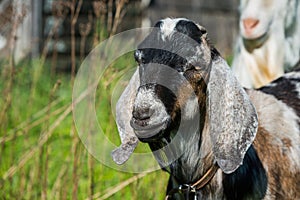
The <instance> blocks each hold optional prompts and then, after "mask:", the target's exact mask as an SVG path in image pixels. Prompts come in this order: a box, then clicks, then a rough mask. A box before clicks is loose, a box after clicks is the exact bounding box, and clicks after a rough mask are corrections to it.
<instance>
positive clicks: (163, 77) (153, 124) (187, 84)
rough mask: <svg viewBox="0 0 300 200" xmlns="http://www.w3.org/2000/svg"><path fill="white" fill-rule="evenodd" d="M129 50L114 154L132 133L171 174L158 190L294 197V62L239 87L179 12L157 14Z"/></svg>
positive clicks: (298, 188)
mask: <svg viewBox="0 0 300 200" xmlns="http://www.w3.org/2000/svg"><path fill="white" fill-rule="evenodd" d="M135 59H136V61H137V63H138V70H139V72H138V73H139V76H138V74H135V75H134V77H133V79H132V81H131V82H130V84H129V85H130V86H128V87H127V89H126V90H125V92H124V93H123V95H125V96H126V97H127V98H121V100H124V99H126V100H127V101H128V102H123V101H119V102H118V104H117V123H118V128H119V130H120V136H121V140H122V145H121V147H119V148H118V149H116V150H115V151H113V153H112V156H113V159H114V160H115V161H116V162H117V163H119V164H121V163H123V162H125V161H126V160H127V159H128V158H129V156H130V154H131V153H132V151H133V150H134V148H135V146H136V145H137V141H138V139H139V140H140V141H142V142H147V143H148V144H149V146H150V148H151V150H152V151H154V152H156V153H155V154H154V156H155V157H156V159H157V161H158V162H159V164H160V165H161V166H162V168H163V169H164V170H166V171H168V172H169V173H170V174H171V176H170V180H169V184H168V188H167V199H230V200H232V199H238V200H242V199H300V184H299V183H300V128H299V126H300V72H291V73H288V74H286V75H284V76H282V77H281V78H279V79H277V80H275V81H274V82H273V83H272V84H270V85H267V86H265V87H263V88H260V89H258V90H250V89H246V90H245V89H243V88H242V87H241V85H240V84H239V82H238V80H237V79H236V78H235V76H234V75H233V74H232V72H231V70H230V68H229V67H228V65H227V63H226V62H225V60H224V59H223V58H222V57H221V56H220V54H219V53H218V51H217V50H216V49H215V48H214V47H213V46H212V45H210V44H209V42H208V39H207V33H206V30H205V29H204V28H203V27H201V26H199V25H197V24H195V23H194V22H192V21H190V20H187V19H169V18H168V19H164V20H161V21H159V22H158V23H157V24H156V26H155V28H154V29H153V31H152V32H151V33H150V34H149V35H148V36H147V37H146V38H145V40H144V41H143V42H142V43H141V44H140V45H139V46H138V49H137V50H136V51H135ZM128 88H136V89H137V90H135V91H133V90H129V89H128ZM122 105H123V106H124V105H125V106H128V105H130V109H129V110H130V112H129V111H127V109H124V108H122ZM124 119H125V121H124ZM130 124H131V127H133V130H134V133H133V131H132V129H130V128H129V127H130Z"/></svg>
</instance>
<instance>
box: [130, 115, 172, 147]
mask: <svg viewBox="0 0 300 200" xmlns="http://www.w3.org/2000/svg"><path fill="white" fill-rule="evenodd" d="M149 122H150V121H149V120H147V121H143V122H141V121H140V120H137V119H135V118H132V119H131V121H130V125H131V127H132V128H133V130H134V132H135V134H136V136H137V137H138V138H139V140H141V141H142V142H147V141H148V140H151V139H154V138H156V137H157V136H159V135H161V134H160V133H162V132H163V131H164V130H165V129H166V128H167V121H163V122H160V123H156V124H150V123H149Z"/></svg>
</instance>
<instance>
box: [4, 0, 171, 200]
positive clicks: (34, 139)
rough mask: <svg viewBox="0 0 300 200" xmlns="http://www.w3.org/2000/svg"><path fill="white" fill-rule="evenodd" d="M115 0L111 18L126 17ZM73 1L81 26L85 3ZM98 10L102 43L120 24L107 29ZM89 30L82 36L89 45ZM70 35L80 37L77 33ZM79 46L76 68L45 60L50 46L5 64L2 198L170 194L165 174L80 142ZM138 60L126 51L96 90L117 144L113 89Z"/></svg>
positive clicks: (74, 61) (99, 107) (98, 37)
mask: <svg viewBox="0 0 300 200" xmlns="http://www.w3.org/2000/svg"><path fill="white" fill-rule="evenodd" d="M109 2H115V1H109ZM72 3H73V4H72ZM115 3H117V4H116V5H117V6H116V7H117V9H116V10H117V11H115V12H114V14H115V15H114V16H115V17H117V20H112V21H114V22H115V23H119V22H120V21H121V16H122V15H121V14H120V13H119V14H118V12H121V11H122V7H121V8H118V5H120V3H122V0H120V1H116V2H115ZM123 5H124V2H123V4H121V6H123ZM68 6H69V7H70V8H71V9H70V10H71V13H70V14H71V16H72V18H73V20H74V21H72V26H75V25H76V17H78V16H76V13H77V12H76V10H77V9H80V6H81V4H80V1H79V2H77V1H70V4H69V5H68ZM72 6H73V7H72ZM118 9H119V10H118ZM98 14H99V15H98V18H97V20H100V22H101V23H98V22H97V23H95V24H96V25H97V28H95V30H96V31H95V33H93V34H90V35H92V36H91V37H92V38H93V40H92V41H93V42H96V43H97V42H99V41H101V40H103V35H110V34H112V33H113V31H116V26H117V24H112V25H111V29H112V30H111V31H110V32H107V31H106V32H105V33H104V32H103V31H102V30H103V27H107V24H106V25H105V26H104V25H103V24H105V23H103V19H106V18H103V16H102V15H101V13H98ZM96 16H97V13H96ZM107 21H108V22H109V23H112V22H110V20H107ZM15 23H17V22H15ZM99 26H100V27H99ZM86 27H87V25H86V26H85V29H86ZM73 28H74V27H73ZM54 29H55V26H54ZM86 30H87V29H86ZM99 30H101V31H99ZM14 33H15V30H13V31H12V35H14ZM74 34H75V33H72V35H74ZM87 35H88V33H82V34H81V36H82V38H83V40H82V41H81V45H83V46H84V45H85V40H87ZM49 37H53V35H50V36H49ZM12 40H14V39H12ZM71 40H72V42H75V40H74V37H72V38H71ZM96 43H95V44H96ZM13 44H14V42H13V41H12V42H11V46H10V48H11V49H12V50H13V48H14V46H13ZM95 44H94V45H95ZM45 46H47V45H45ZM45 48H46V47H45ZM74 48H75V45H74V44H72V55H71V58H70V59H71V60H72V69H71V72H70V73H68V74H66V73H58V72H55V70H53V63H55V62H56V61H55V62H53V60H52V62H51V61H49V62H48V61H47V60H46V59H45V58H46V57H47V56H48V57H49V55H47V54H48V52H47V49H44V50H43V51H42V55H41V57H40V58H37V59H35V60H25V61H22V62H21V63H18V64H15V63H14V62H13V56H12V55H10V57H9V58H7V59H3V60H2V61H1V63H0V65H1V67H0V70H1V71H0V73H1V74H0V76H1V79H0V93H1V96H2V98H0V199H163V198H164V194H165V185H166V184H167V183H166V181H167V177H168V175H167V174H166V173H164V172H162V171H160V170H158V171H156V172H151V173H148V174H145V173H141V174H132V173H125V172H120V171H117V170H115V169H111V168H109V167H107V166H104V165H103V164H102V163H101V162H99V161H98V160H96V159H95V158H93V156H92V155H90V154H89V153H88V151H87V150H86V149H85V147H84V145H83V144H82V143H81V141H80V139H79V137H78V134H77V132H76V128H75V125H74V122H73V118H72V89H73V82H74V78H75V76H76V74H75V68H77V69H78V67H79V65H78V61H77V60H78V58H77V57H76V56H77V55H75V53H74V52H73V51H74ZM11 52H13V51H11ZM83 54H84V52H81V55H83ZM53 58H54V57H53ZM45 60H46V61H45ZM132 66H134V61H133V59H132V55H131V54H130V55H129V54H128V55H124V56H122V57H121V58H120V59H118V60H117V61H115V63H113V64H112V66H111V67H110V68H109V69H108V70H107V71H106V72H105V73H107V76H105V77H109V78H106V79H103V80H101V81H100V82H99V85H98V89H97V100H96V109H97V110H101V111H102V112H101V114H98V116H97V117H98V119H99V120H101V121H102V124H104V127H103V129H104V130H105V133H106V134H107V135H106V136H107V137H108V138H109V139H110V140H111V141H112V142H113V143H115V144H116V145H118V144H119V143H120V141H119V137H118V133H117V129H116V125H115V122H114V118H113V115H112V112H111V105H110V102H111V98H112V92H113V90H114V85H115V84H116V83H117V82H118V80H119V79H120V77H121V75H122V74H124V72H127V71H128V69H129V68H130V67H132ZM107 130H108V131H107ZM144 148H145V147H139V150H140V151H144Z"/></svg>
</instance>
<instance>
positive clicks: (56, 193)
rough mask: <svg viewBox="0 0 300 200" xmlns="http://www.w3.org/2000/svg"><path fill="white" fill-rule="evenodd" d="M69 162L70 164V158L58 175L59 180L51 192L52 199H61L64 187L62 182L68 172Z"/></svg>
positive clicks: (57, 179)
mask: <svg viewBox="0 0 300 200" xmlns="http://www.w3.org/2000/svg"><path fill="white" fill-rule="evenodd" d="M69 162H70V158H69V157H67V159H66V162H65V163H64V164H63V165H62V167H61V169H60V171H59V173H58V175H57V178H56V180H55V182H54V184H53V187H52V191H51V199H59V197H60V190H61V187H62V181H61V180H62V179H63V177H64V176H65V175H66V174H67V172H68V169H69Z"/></svg>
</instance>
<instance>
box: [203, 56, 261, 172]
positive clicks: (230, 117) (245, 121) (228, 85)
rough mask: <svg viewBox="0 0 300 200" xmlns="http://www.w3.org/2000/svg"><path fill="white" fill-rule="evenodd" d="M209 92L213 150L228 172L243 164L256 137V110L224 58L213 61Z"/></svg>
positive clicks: (223, 169) (224, 169)
mask: <svg viewBox="0 0 300 200" xmlns="http://www.w3.org/2000/svg"><path fill="white" fill-rule="evenodd" d="M207 91H208V94H207V97H208V98H207V104H208V116H209V122H210V124H209V128H210V135H211V140H212V145H213V153H214V155H215V158H216V161H217V163H218V165H219V166H220V168H221V169H222V171H223V172H224V173H227V174H229V173H232V172H234V171H235V170H236V169H237V168H238V167H239V166H240V165H242V163H243V159H244V156H245V154H246V152H247V150H248V148H249V147H250V146H251V144H252V142H253V140H254V138H255V135H256V132H257V127H258V120H257V114H256V110H255V108H254V106H253V105H252V103H251V101H250V99H249V97H248V95H247V94H246V92H245V90H244V89H243V88H242V87H241V85H240V84H239V82H238V80H237V79H236V78H235V77H234V75H233V74H232V72H231V70H230V68H229V67H228V65H227V63H226V62H225V60H223V59H222V58H221V57H218V58H216V59H214V60H213V61H212V66H211V71H210V77H209V82H208V90H207Z"/></svg>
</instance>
